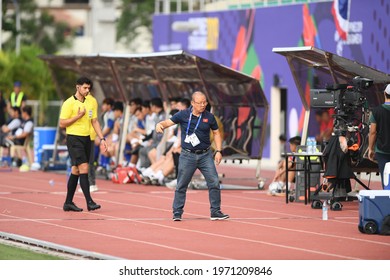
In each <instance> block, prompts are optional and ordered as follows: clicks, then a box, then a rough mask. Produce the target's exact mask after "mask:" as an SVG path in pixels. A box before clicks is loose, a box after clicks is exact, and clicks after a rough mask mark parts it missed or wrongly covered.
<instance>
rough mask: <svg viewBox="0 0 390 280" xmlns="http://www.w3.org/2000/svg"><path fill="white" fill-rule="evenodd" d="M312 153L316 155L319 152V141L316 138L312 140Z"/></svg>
mask: <svg viewBox="0 0 390 280" xmlns="http://www.w3.org/2000/svg"><path fill="white" fill-rule="evenodd" d="M311 147H312V148H311V153H312V154H315V153H316V152H317V140H316V138H315V137H312V140H311Z"/></svg>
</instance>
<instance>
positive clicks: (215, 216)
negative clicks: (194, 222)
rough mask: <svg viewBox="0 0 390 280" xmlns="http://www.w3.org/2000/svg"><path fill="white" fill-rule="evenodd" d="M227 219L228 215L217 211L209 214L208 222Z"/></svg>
mask: <svg viewBox="0 0 390 280" xmlns="http://www.w3.org/2000/svg"><path fill="white" fill-rule="evenodd" d="M226 219H229V215H227V214H224V213H222V212H221V211H217V212H215V213H213V214H211V217H210V220H212V221H218V220H226Z"/></svg>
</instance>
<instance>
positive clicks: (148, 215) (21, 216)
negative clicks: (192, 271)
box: [0, 165, 390, 260]
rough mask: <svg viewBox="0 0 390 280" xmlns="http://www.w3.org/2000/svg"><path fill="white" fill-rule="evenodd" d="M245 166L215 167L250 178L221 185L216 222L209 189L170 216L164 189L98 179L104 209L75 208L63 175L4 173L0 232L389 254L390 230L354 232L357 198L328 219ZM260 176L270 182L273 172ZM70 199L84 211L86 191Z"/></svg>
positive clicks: (313, 254)
mask: <svg viewBox="0 0 390 280" xmlns="http://www.w3.org/2000/svg"><path fill="white" fill-rule="evenodd" d="M242 166H243V165H240V166H239V167H236V166H234V167H231V166H220V167H219V171H220V172H224V173H225V174H227V175H229V176H232V177H238V176H239V177H241V178H242V180H240V179H235V180H234V181H232V182H229V183H234V184H240V185H253V186H254V188H253V190H227V189H223V190H222V210H223V211H224V212H226V213H228V214H229V215H230V216H231V219H229V220H225V221H210V219H209V203H208V194H207V191H205V190H189V191H188V195H187V204H186V207H185V213H184V215H183V221H181V222H173V221H172V211H171V205H172V199H173V191H172V190H170V189H168V188H165V187H157V186H143V185H134V184H129V185H117V184H113V183H111V182H110V181H106V180H98V186H99V191H98V192H95V193H93V194H92V195H93V198H94V200H95V201H96V202H97V203H99V204H101V205H102V209H100V210H97V211H95V212H88V211H84V212H81V213H74V212H64V211H63V210H62V205H63V202H64V199H65V190H66V176H65V175H63V174H58V173H52V172H41V171H37V172H26V173H21V172H19V171H18V170H14V171H12V172H1V173H0V176H1V180H0V231H2V232H6V233H12V234H18V235H22V236H25V237H29V238H34V239H38V240H42V241H46V242H52V243H55V244H59V245H64V246H69V247H72V248H76V249H80V250H86V251H91V252H96V253H99V254H105V255H111V256H115V257H118V258H123V259H135V260H156V259H159V260H232V259H235V260H263V259H264V260H287V259H293V260H325V259H326V260H359V259H363V260H389V259H390V237H389V236H380V235H367V234H362V233H360V232H359V231H358V228H357V225H358V202H357V201H352V202H345V203H343V205H344V207H343V210H342V211H330V212H329V220H328V221H323V220H322V219H321V210H316V209H312V208H311V207H310V205H304V204H303V203H298V202H294V203H289V204H286V203H285V199H284V197H277V196H269V195H267V192H266V191H260V190H258V189H256V188H255V187H256V181H255V180H253V181H251V180H248V178H253V177H254V175H255V171H254V169H253V168H249V167H248V168H245V167H242ZM262 176H264V177H266V178H268V179H269V180H270V178H272V172H268V173H267V172H265V174H262ZM50 180H53V181H54V185H53V186H52V185H51V184H49V181H50ZM225 180H226V182H228V178H227V179H225ZM373 186H374V187H373V188H377V187H378V185H375V184H374V185H373ZM74 201H75V202H76V204H77V205H78V206H79V207H82V208H84V209H86V205H85V201H84V198H83V195H82V194H80V193H76V196H75V200H74Z"/></svg>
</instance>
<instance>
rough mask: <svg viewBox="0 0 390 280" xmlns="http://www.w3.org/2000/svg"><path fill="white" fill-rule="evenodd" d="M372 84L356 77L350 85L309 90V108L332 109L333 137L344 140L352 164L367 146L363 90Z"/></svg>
mask: <svg viewBox="0 0 390 280" xmlns="http://www.w3.org/2000/svg"><path fill="white" fill-rule="evenodd" d="M372 84H373V81H372V80H370V79H366V78H362V77H359V76H357V77H355V78H353V80H352V84H351V85H348V84H336V85H330V86H326V88H325V89H312V90H310V106H311V108H320V109H328V108H334V111H335V113H334V115H333V118H334V121H333V134H334V135H336V136H345V137H346V139H347V144H348V150H349V154H350V156H351V160H352V164H353V165H357V164H358V163H359V162H360V160H361V159H362V158H363V153H364V152H365V151H366V149H367V146H368V130H369V126H368V118H369V108H368V102H367V98H366V90H367V89H368V88H369V87H370V86H371V85H372Z"/></svg>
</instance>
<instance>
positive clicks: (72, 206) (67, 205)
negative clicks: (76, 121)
mask: <svg viewBox="0 0 390 280" xmlns="http://www.w3.org/2000/svg"><path fill="white" fill-rule="evenodd" d="M62 209H64V211H74V212H81V211H83V209H82V208H79V207H77V206H76V204H74V203H73V202H71V203H66V202H65V203H64V207H63V208H62Z"/></svg>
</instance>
